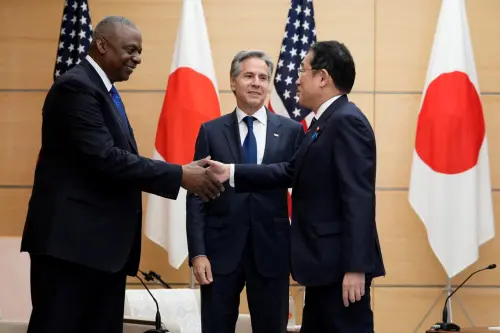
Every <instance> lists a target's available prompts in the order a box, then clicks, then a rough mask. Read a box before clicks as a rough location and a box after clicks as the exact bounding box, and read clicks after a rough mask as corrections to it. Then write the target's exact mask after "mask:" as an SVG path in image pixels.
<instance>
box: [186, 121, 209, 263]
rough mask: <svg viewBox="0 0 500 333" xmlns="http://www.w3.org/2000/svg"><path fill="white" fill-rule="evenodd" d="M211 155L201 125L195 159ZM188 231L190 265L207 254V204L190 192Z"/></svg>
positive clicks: (187, 215) (187, 216)
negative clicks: (198, 257) (196, 258)
mask: <svg viewBox="0 0 500 333" xmlns="http://www.w3.org/2000/svg"><path fill="white" fill-rule="evenodd" d="M208 155H210V148H209V144H208V137H207V133H206V130H205V126H204V125H201V127H200V130H199V132H198V137H197V138H196V145H195V151H194V160H198V159H201V158H205V157H207V156H208ZM186 233H187V242H188V251H189V265H191V261H192V260H193V259H194V258H195V257H197V256H202V255H206V251H205V236H204V235H205V205H204V203H203V201H201V199H200V198H199V197H198V196H196V195H193V194H192V193H188V194H187V197H186Z"/></svg>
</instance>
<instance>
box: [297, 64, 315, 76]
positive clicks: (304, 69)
mask: <svg viewBox="0 0 500 333" xmlns="http://www.w3.org/2000/svg"><path fill="white" fill-rule="evenodd" d="M314 70H315V69H314V68H304V66H302V65H300V66H299V69H298V72H299V73H300V74H302V73H304V72H305V71H314Z"/></svg>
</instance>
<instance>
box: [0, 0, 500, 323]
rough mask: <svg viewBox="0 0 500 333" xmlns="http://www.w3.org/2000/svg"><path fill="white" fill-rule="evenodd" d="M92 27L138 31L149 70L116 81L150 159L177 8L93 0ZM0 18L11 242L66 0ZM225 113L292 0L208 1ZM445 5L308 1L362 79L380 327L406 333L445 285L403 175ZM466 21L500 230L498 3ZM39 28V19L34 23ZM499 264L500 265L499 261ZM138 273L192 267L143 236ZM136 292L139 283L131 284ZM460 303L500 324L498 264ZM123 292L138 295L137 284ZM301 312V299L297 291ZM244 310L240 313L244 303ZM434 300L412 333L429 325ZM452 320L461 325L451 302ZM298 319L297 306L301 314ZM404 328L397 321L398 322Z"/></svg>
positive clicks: (3, 207)
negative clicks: (382, 268)
mask: <svg viewBox="0 0 500 333" xmlns="http://www.w3.org/2000/svg"><path fill="white" fill-rule="evenodd" d="M89 2H90V10H91V15H92V20H93V22H94V25H95V23H97V21H98V20H100V19H101V18H102V17H103V16H105V15H110V14H113V15H115V14H118V15H124V16H127V17H129V18H130V19H131V20H133V21H134V22H135V23H136V24H137V25H138V26H139V27H140V28H141V29H142V31H143V38H144V40H143V46H144V52H143V63H142V65H141V66H140V67H139V69H138V70H137V72H136V73H134V75H133V77H132V79H131V80H130V81H129V82H126V83H124V84H120V86H119V88H120V89H121V91H124V90H127V92H122V96H123V99H124V101H125V103H126V105H127V110H128V113H129V117H130V118H131V122H132V124H133V126H134V128H135V132H136V135H137V141H138V143H139V148H140V151H141V152H142V154H144V155H146V156H150V155H151V152H152V150H153V141H154V137H155V131H156V122H157V118H158V115H159V112H160V108H161V104H162V100H163V91H164V88H165V83H166V81H167V75H168V73H169V66H170V61H171V57H172V52H173V44H174V40H175V36H176V33H177V24H178V20H179V15H180V9H181V0H147V1H146V0H135V1H126V2H124V1H119V0H90V1H89ZM1 3H2V4H1V9H0V45H1V51H2V52H0V77H1V78H2V80H1V81H0V161H1V162H2V163H0V216H1V217H0V234H2V235H13V236H19V235H20V234H21V232H22V228H23V222H24V217H25V214H26V207H27V200H28V198H29V195H30V186H31V184H32V176H33V167H34V164H35V160H36V157H37V152H38V149H39V145H40V114H41V104H42V102H43V99H44V96H45V91H46V90H47V89H48V88H49V86H50V84H51V81H52V72H53V68H54V58H55V54H56V47H57V39H58V33H59V29H60V26H59V25H60V20H61V15H62V4H63V0H44V1H35V0H2V1H1ZM203 3H204V8H205V13H206V20H207V25H208V32H209V36H210V41H211V45H212V52H213V58H214V63H215V69H216V73H217V80H218V83H219V88H220V89H221V93H220V98H221V106H222V112H223V113H227V112H230V111H231V110H232V108H233V105H234V100H233V96H232V94H231V93H230V92H229V90H228V89H229V85H228V68H229V64H230V61H231V58H232V56H233V55H234V54H235V53H236V52H237V51H238V50H240V49H243V48H261V49H264V50H266V51H268V52H269V53H270V54H271V55H272V57H273V59H277V56H278V52H279V46H280V42H281V37H282V35H283V29H284V24H285V20H286V16H287V10H288V6H289V1H288V0H253V1H248V0H204V1H203ZM440 3H441V1H439V0H418V1H415V0H348V1H347V0H343V1H341V0H314V6H315V12H316V15H315V17H316V25H317V32H318V38H319V39H338V40H341V41H343V42H345V43H346V44H347V46H348V47H349V48H350V50H351V52H352V53H353V55H354V57H355V60H356V64H357V72H358V77H357V80H356V84H355V87H354V92H353V93H352V94H351V96H350V98H351V99H352V100H353V101H355V102H356V103H358V104H359V105H360V107H361V108H362V109H363V111H364V112H365V113H366V114H367V115H368V117H369V119H370V121H371V122H372V125H373V127H374V128H375V132H376V135H377V140H378V161H379V165H378V179H377V181H378V193H377V194H378V205H377V222H378V226H379V230H380V238H381V242H382V249H383V253H384V259H385V262H386V267H387V271H388V275H387V277H385V278H382V279H378V280H377V281H376V284H375V288H373V291H372V295H373V298H374V300H373V306H374V312H375V320H376V331H378V332H395V331H396V328H395V327H399V328H400V330H397V331H401V332H413V330H414V329H415V328H416V327H417V326H418V324H419V323H420V321H421V320H422V318H423V317H424V316H425V314H426V313H427V311H428V310H429V309H430V308H431V306H432V305H433V304H434V301H435V300H436V299H437V298H438V297H439V295H440V293H441V292H442V291H441V289H440V286H441V285H444V284H445V283H446V282H447V279H446V276H445V273H444V271H443V269H442V268H441V266H440V265H439V263H438V262H437V260H436V259H435V257H434V255H433V253H432V252H431V250H430V248H429V246H428V242H427V239H426V232H425V229H424V228H423V226H422V224H421V222H420V221H419V220H418V219H417V217H416V215H415V214H414V212H413V211H412V210H411V208H410V206H409V205H408V199H407V198H408V192H407V186H408V179H409V171H410V163H411V151H412V147H413V141H414V133H415V122H416V117H417V111H418V106H419V102H420V98H421V95H420V91H421V89H422V86H423V83H424V79H425V74H426V68H427V63H428V58H429V52H430V48H431V45H432V39H433V34H434V29H435V25H436V20H437V16H438V12H439V6H440ZM467 9H468V15H469V23H470V29H471V35H472V40H473V45H474V49H475V56H476V64H477V70H478V74H479V84H480V87H481V90H482V92H487V93H488V94H484V95H483V97H482V101H483V107H484V112H485V117H486V121H487V130H488V140H489V147H490V161H491V173H492V182H493V187H494V189H495V191H494V192H493V197H494V203H495V216H496V219H497V229H498V230H500V228H499V226H500V222H498V220H500V195H499V192H498V189H500V140H499V133H500V115H499V112H498V106H499V105H500V61H499V60H498V54H499V48H500V47H499V45H500V44H499V43H498V36H499V35H500V21H497V18H498V13H499V12H500V1H498V0H469V1H468V2H467ZM35 20H36V21H35ZM499 254H500V240H499V238H496V239H495V240H493V241H491V242H490V243H488V244H487V245H485V246H484V247H483V248H482V249H481V259H480V261H479V263H478V264H477V265H474V267H472V268H471V269H468V270H467V271H466V272H464V273H463V274H460V275H459V276H458V277H457V278H455V279H453V283H459V282H460V281H461V280H462V279H463V278H464V276H465V275H466V274H468V273H469V272H470V271H471V270H472V269H473V268H477V267H481V266H483V265H486V264H489V263H492V262H495V260H496V259H498V257H499ZM499 264H500V263H499ZM141 267H142V268H143V269H145V270H149V269H154V270H156V271H158V272H160V273H161V274H162V276H163V277H164V278H165V279H166V280H167V281H169V282H178V283H182V284H184V285H186V284H187V283H188V282H189V270H188V268H187V266H186V265H184V266H183V267H182V268H181V269H180V270H178V271H176V270H174V269H171V268H169V267H168V264H167V256H166V254H165V253H164V252H163V251H162V250H161V249H159V248H158V247H157V246H155V245H154V244H152V243H150V242H149V241H148V240H145V242H144V247H143V257H142V264H141ZM130 282H131V283H134V282H135V281H134V280H133V279H131V280H130ZM470 284H471V285H476V286H478V287H481V288H469V289H464V290H462V291H461V292H460V294H459V298H460V301H461V303H462V304H463V306H464V307H465V309H466V310H467V312H468V313H469V315H470V316H471V318H472V319H473V320H474V323H475V324H476V325H490V324H500V289H497V288H498V287H500V269H497V270H496V271H492V272H487V273H483V274H482V275H478V276H476V277H474V278H473V279H472V281H471V282H470ZM131 287H133V286H132V285H131ZM292 291H293V293H294V295H296V296H297V297H296V300H297V302H298V305H299V306H300V300H301V297H302V294H300V290H299V288H298V287H297V286H294V287H292ZM242 300H243V301H244V302H242V305H241V308H242V311H246V309H247V306H246V304H245V301H246V298H245V296H244V295H243V296H242ZM443 300H444V299H443V295H442V294H441V299H440V301H439V305H438V306H437V307H435V308H434V310H433V311H432V312H431V314H430V317H429V318H427V319H426V320H425V321H424V323H423V326H422V327H421V330H420V331H423V328H427V327H429V325H431V324H433V323H435V322H436V321H437V320H438V319H439V316H440V308H441V304H442V301H443ZM453 313H454V319H455V321H456V322H459V323H460V324H461V325H463V326H467V325H468V323H467V319H466V316H465V313H464V311H462V310H461V309H460V307H459V306H458V304H457V303H456V302H455V303H454V311H453ZM299 317H300V311H299ZM401 325H404V326H401Z"/></svg>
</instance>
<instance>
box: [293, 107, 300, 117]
mask: <svg viewBox="0 0 500 333" xmlns="http://www.w3.org/2000/svg"><path fill="white" fill-rule="evenodd" d="M293 115H294V116H295V117H300V109H298V108H295V110H293Z"/></svg>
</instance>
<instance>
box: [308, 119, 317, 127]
mask: <svg viewBox="0 0 500 333" xmlns="http://www.w3.org/2000/svg"><path fill="white" fill-rule="evenodd" d="M315 123H316V117H313V119H312V120H311V123H310V124H309V128H308V130H309V129H311V128H313V126H314V124H315Z"/></svg>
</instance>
